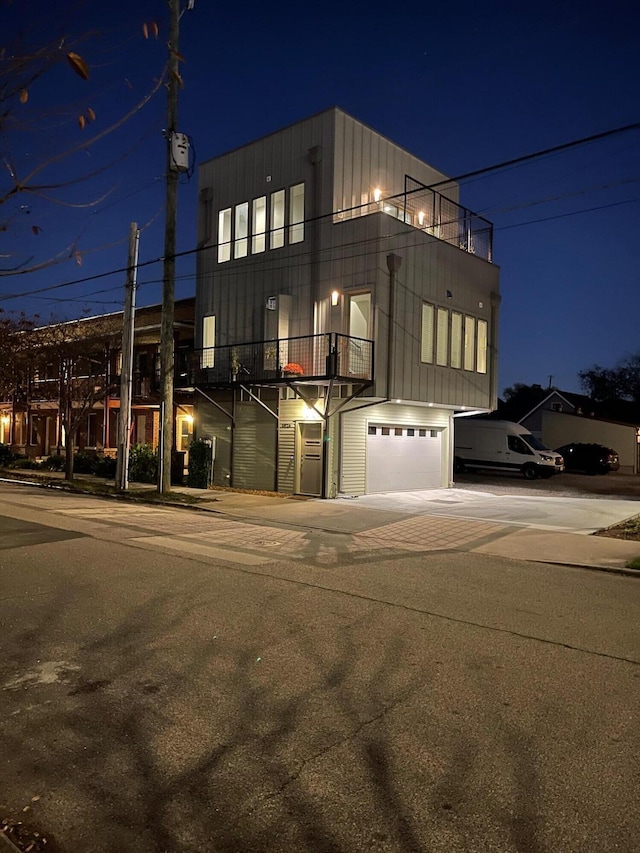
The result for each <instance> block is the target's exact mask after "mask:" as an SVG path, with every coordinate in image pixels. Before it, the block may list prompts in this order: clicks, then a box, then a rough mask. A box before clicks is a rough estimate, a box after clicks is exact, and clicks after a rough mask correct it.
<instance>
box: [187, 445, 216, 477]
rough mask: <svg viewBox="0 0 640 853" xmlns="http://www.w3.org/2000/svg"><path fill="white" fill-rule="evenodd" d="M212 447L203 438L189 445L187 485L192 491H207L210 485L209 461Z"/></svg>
mask: <svg viewBox="0 0 640 853" xmlns="http://www.w3.org/2000/svg"><path fill="white" fill-rule="evenodd" d="M210 459H211V446H210V445H209V444H208V443H207V442H206V441H204V440H203V439H202V438H198V439H196V440H195V441H192V442H191V444H190V445H189V477H188V480H187V483H188V485H189V486H191V488H192V489H206V488H207V486H208V485H209V461H210Z"/></svg>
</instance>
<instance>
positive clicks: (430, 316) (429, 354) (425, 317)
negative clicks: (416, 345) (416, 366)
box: [420, 303, 435, 364]
mask: <svg viewBox="0 0 640 853" xmlns="http://www.w3.org/2000/svg"><path fill="white" fill-rule="evenodd" d="M434 315H435V308H434V307H433V305H428V304H427V303H423V305H422V335H421V345H420V360H421V361H423V362H424V363H425V364H433V341H434V337H435V335H434Z"/></svg>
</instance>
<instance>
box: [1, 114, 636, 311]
mask: <svg viewBox="0 0 640 853" xmlns="http://www.w3.org/2000/svg"><path fill="white" fill-rule="evenodd" d="M638 129H640V122H634V123H633V124H628V125H624V126H622V127H618V128H613V129H611V130H607V131H603V132H601V133H596V134H592V135H591V136H585V137H581V138H580V139H575V140H572V141H570V142H565V143H562V144H560V145H554V146H552V147H550V148H545V149H542V150H540V151H536V152H532V153H530V154H525V155H522V156H520V157H515V158H512V159H510V160H504V161H501V162H500V163H494V164H492V165H491V166H485V167H484V168H482V169H475V170H473V171H471V172H465V173H463V174H460V175H456V176H454V177H450V178H447V179H445V180H441V181H437V182H435V183H433V184H429V186H426V187H425V190H429V189H435V188H436V187H438V186H443V185H444V184H450V183H461V182H463V181H465V180H468V179H470V178H474V177H477V176H479V175H484V174H489V173H491V172H495V171H498V170H500V169H508V168H511V167H513V166H516V165H519V164H521V163H525V162H528V161H532V160H535V159H538V158H541V157H545V156H547V155H549V154H553V153H556V152H560V151H566V150H568V149H570V148H576V147H578V146H580V145H586V144H589V143H591V142H595V141H599V140H602V139H606V138H608V137H612V136H615V135H619V134H623V133H628V132H630V131H633V130H638ZM632 180H637V179H632ZM637 200H638V199H630V200H627V201H622V202H615V203H613V204H610V205H600V206H598V207H593V208H588V209H585V210H579V211H573V212H570V213H565V214H558V215H556V216H549V217H543V218H541V219H537V220H532V221H531V222H522V223H517V224H514V225H507V226H502V227H494V231H502V230H508V229H510V228H516V227H522V226H524V225H528V224H534V223H538V222H545V221H548V220H551V219H558V218H562V217H566V216H575V215H579V214H581V213H588V212H592V211H596V210H601V209H605V208H608V207H615V206H619V205H622V204H630V203H632V202H635V201H637ZM343 212H348V211H343ZM335 214H336V211H331V212H330V213H325V214H321V215H320V216H316V217H312V218H309V219H306V220H305V221H304V224H305V225H310V224H313V223H315V222H318V221H321V220H323V219H327V218H328V217H331V216H334V215H335ZM413 230H414V229H413V228H411V229H410V230H407V231H406V232H402V233H411V232H413ZM389 236H391V235H389ZM393 236H398V235H393ZM372 239H374V238H372ZM375 239H376V240H377V239H378V238H375ZM359 242H369V241H356V242H355V243H352V244H345V245H344V246H342V247H333V248H348V246H349V245H358V243H359ZM414 245H418V244H417V243H416V244H414ZM214 248H215V246H212V245H207V246H198V247H196V248H193V249H187V250H184V251H182V252H176V253H175V255H174V258H176V259H178V258H184V257H188V256H189V255H193V254H197V253H200V252H204V251H212V250H213V249H214ZM305 254H312V252H308V253H305ZM352 257H358V256H357V255H353V256H352ZM163 260H164V257H163V256H160V257H157V258H153V259H151V260H148V261H141V262H139V263H138V269H141V268H144V267H148V266H152V265H153V264H157V263H161V262H162V261H163ZM261 262H262V258H259V259H256V265H259V264H260V263H261ZM303 265H304V264H302V263H294V264H291V263H287V264H286V265H284V266H283V267H282V268H283V269H284V268H288V267H291V266H294V267H295V266H303ZM246 269H247V264H245V265H243V271H245V270H246ZM271 269H272V270H276V271H277V269H278V268H277V267H272V268H271ZM127 271H128V267H126V266H125V267H118V268H116V269H113V270H109V271H107V272H103V273H95V274H93V275H90V276H85V277H83V278H79V279H74V280H72V281H67V282H59V283H58V284H53V285H47V286H45V287H41V288H36V289H34V290H28V291H23V292H21V293H13V294H0V302H6V301H9V300H13V299H23V298H26V297H31V296H37V295H39V294H41V293H48V292H51V291H54V290H58V289H61V288H64V287H73V286H75V285H78V284H85V283H87V282H90V281H97V280H99V279H102V278H107V277H108V276H112V275H118V274H121V273H126V272H127ZM232 272H235V270H225V274H227V275H228V274H229V273H232ZM238 272H240V271H239V270H238ZM190 277H192V278H194V279H195V278H197V277H198V274H197V273H194V274H193V275H192V276H190ZM149 283H155V282H141V283H140V285H139V286H142V285H143V284H149ZM115 288H116V286H114V288H113V289H115Z"/></svg>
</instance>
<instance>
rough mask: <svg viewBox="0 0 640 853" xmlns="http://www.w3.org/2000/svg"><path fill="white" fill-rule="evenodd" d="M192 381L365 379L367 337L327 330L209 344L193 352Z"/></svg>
mask: <svg viewBox="0 0 640 853" xmlns="http://www.w3.org/2000/svg"><path fill="white" fill-rule="evenodd" d="M191 375H192V378H193V382H194V383H195V384H198V385H222V386H229V385H234V384H262V385H269V384H274V383H285V382H291V381H299V382H320V381H327V380H331V379H334V380H339V381H342V382H371V380H372V379H373V341H369V340H366V339H365V338H354V337H350V336H349V335H341V334H338V333H337V332H329V333H326V334H323V335H303V336H301V337H296V338H280V339H277V340H271V341H253V342H251V343H242V344H231V345H229V346H220V347H209V348H207V349H202V350H196V352H194V353H193V363H192V371H191Z"/></svg>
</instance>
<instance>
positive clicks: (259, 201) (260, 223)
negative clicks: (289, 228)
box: [251, 195, 267, 255]
mask: <svg viewBox="0 0 640 853" xmlns="http://www.w3.org/2000/svg"><path fill="white" fill-rule="evenodd" d="M266 231H267V197H266V195H263V196H260V198H254V200H253V213H252V219H251V234H252V237H251V253H252V254H253V255H257V254H259V253H260V252H264V250H265V249H266V239H265V234H266Z"/></svg>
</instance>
